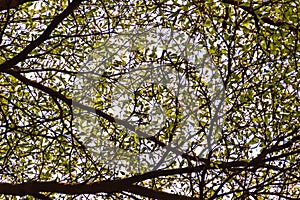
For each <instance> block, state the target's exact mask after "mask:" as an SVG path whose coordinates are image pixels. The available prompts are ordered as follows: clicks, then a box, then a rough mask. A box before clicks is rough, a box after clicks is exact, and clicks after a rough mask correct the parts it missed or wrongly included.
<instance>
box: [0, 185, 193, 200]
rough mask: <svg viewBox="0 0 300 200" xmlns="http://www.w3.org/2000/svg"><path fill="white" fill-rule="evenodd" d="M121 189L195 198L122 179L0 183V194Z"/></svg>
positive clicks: (153, 195)
mask: <svg viewBox="0 0 300 200" xmlns="http://www.w3.org/2000/svg"><path fill="white" fill-rule="evenodd" d="M122 191H128V192H131V193H133V194H137V195H141V196H144V197H151V198H158V199H173V198H174V199H182V200H184V199H195V198H192V197H187V196H182V195H177V194H170V193H166V192H162V191H154V190H151V189H148V188H145V187H141V186H137V185H128V184H124V181H103V182H97V183H91V184H64V183H57V182H27V183H21V184H9V183H0V194H4V195H14V196H25V195H31V196H40V192H50V193H62V194H69V195H76V194H97V193H118V192H122Z"/></svg>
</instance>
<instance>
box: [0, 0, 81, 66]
mask: <svg viewBox="0 0 300 200" xmlns="http://www.w3.org/2000/svg"><path fill="white" fill-rule="evenodd" d="M0 1H1V0H0ZM2 1H3V0H2ZM4 1H5V0H4ZM82 1H84V0H74V1H72V2H71V3H70V4H69V5H68V7H67V8H66V9H65V10H64V11H63V12H62V13H61V14H59V15H58V16H56V17H55V18H54V19H53V20H52V22H51V23H50V24H49V26H48V27H47V28H46V30H45V31H44V32H43V33H42V34H41V35H40V36H39V37H38V38H37V39H36V40H34V41H32V42H31V43H30V44H29V45H28V46H26V47H25V48H24V49H23V50H22V51H21V52H20V53H19V54H17V55H16V56H15V57H13V58H11V59H10V60H7V61H6V62H4V63H2V64H1V65H0V71H4V70H5V69H8V68H12V67H14V66H15V65H16V64H17V63H19V62H21V61H23V60H25V59H26V57H27V56H28V54H29V53H30V52H31V51H32V50H34V49H35V48H36V47H38V46H39V45H40V44H42V43H43V42H44V41H45V40H47V38H48V37H49V35H50V34H51V33H52V31H53V30H54V29H55V28H56V27H57V26H58V25H59V24H60V23H61V22H62V21H63V20H64V19H65V18H66V17H67V16H69V15H70V14H71V13H72V12H73V11H74V10H75V9H76V8H77V7H78V6H79V5H80V3H81V2H82Z"/></svg>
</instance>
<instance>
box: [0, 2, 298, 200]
mask: <svg viewBox="0 0 300 200" xmlns="http://www.w3.org/2000/svg"><path fill="white" fill-rule="evenodd" d="M7 2H9V1H5V0H4V1H3V0H0V4H1V5H0V72H1V73H0V90H1V93H0V102H1V103H0V113H1V114H0V133H1V140H0V145H1V148H0V150H1V153H0V155H1V157H0V163H1V167H0V174H1V176H0V177H1V180H0V182H1V183H0V193H1V194H2V197H1V198H9V199H11V198H12V199H16V198H17V197H20V196H21V198H23V199H25V198H26V199H33V198H34V197H35V198H40V199H53V198H64V199H72V198H78V199H79V198H86V199H92V198H100V199H101V198H102V199H143V198H158V199H170V198H175V199H193V198H195V199H299V198H300V170H299V169H300V155H299V153H300V145H299V144H300V142H299V141H300V134H299V124H300V122H299V118H300V111H299V108H300V105H299V102H300V100H299V96H300V94H299V91H300V90H299V87H300V83H299V80H300V74H299V71H300V70H299V68H300V65H299V63H300V62H299V57H300V53H299V52H300V48H299V13H300V5H299V2H298V1H291V0H279V1H272V0H270V1H268V0H267V1H259V0H251V1H241V0H220V1H216V0H206V1H203V0H192V1H177V0H168V1H166V0H162V1H139V0H135V1H128V0H122V1H114V0H105V1H104V0H100V1H95V0H94V1H83V0H73V1H66V0H59V1H21V0H19V1H12V3H11V4H8V3H7ZM137 27H138V28H143V27H144V28H145V27H164V28H169V29H171V30H176V31H181V32H184V33H186V34H188V35H189V36H191V37H194V38H197V39H198V41H197V42H198V44H199V45H203V46H204V47H205V49H206V50H207V52H209V53H210V54H211V56H212V61H213V64H214V66H216V67H217V69H218V72H219V73H220V75H221V78H222V81H223V84H224V87H225V102H226V109H225V115H224V124H223V126H222V131H221V134H220V135H218V140H217V143H216V144H215V146H214V148H213V149H212V150H211V151H210V152H209V153H208V154H205V156H204V157H201V156H197V155H196V152H195V147H197V146H201V145H203V140H201V139H199V140H196V141H193V142H191V143H189V144H188V146H187V147H186V149H185V152H184V153H181V155H179V156H178V158H176V159H174V163H171V164H170V165H169V166H165V167H164V168H163V169H160V170H155V171H152V172H142V173H136V172H130V173H128V172H126V171H122V170H115V169H112V168H111V167H109V166H107V165H106V164H105V163H103V161H101V159H100V160H99V159H97V158H96V157H95V155H93V154H92V153H91V152H90V151H88V149H87V148H86V146H85V142H84V141H83V139H82V138H81V137H80V134H79V133H78V130H77V129H76V127H77V126H76V125H75V126H74V124H76V123H78V121H76V120H75V118H76V114H78V113H79V111H78V110H76V109H78V108H80V109H82V110H89V109H96V110H95V113H96V114H97V116H98V117H99V119H98V121H97V123H99V124H100V127H101V128H103V129H104V130H106V131H107V133H109V134H108V135H107V137H108V138H106V139H108V140H111V141H113V142H115V145H118V146H119V147H121V148H123V149H124V150H126V151H127V150H128V151H133V152H139V151H156V150H158V149H159V148H161V147H163V146H164V145H166V144H167V143H168V142H169V141H171V140H172V137H174V136H173V135H172V134H174V131H173V129H175V128H174V127H176V126H177V119H178V120H180V119H182V115H181V114H180V113H182V110H180V106H178V104H176V103H175V102H176V101H175V100H176V98H174V96H172V94H171V93H170V91H169V90H167V89H166V88H163V87H161V86H158V85H153V87H152V89H150V88H151V87H148V86H143V85H141V87H140V88H139V89H138V90H137V91H136V93H135V96H133V97H132V99H136V101H135V102H133V103H136V104H137V110H138V112H136V113H135V114H136V115H137V116H136V117H138V118H139V119H141V120H142V121H140V122H141V123H144V124H147V123H150V121H151V119H149V118H147V117H149V104H150V103H149V102H151V100H152V99H156V100H157V101H158V102H159V103H161V104H163V105H164V106H163V107H164V108H163V109H164V110H165V112H166V113H168V116H167V118H168V120H169V121H168V120H167V121H165V124H164V128H163V129H162V130H161V132H160V134H157V135H154V136H153V137H149V138H139V137H136V135H135V134H133V135H130V134H129V135H126V136H124V130H123V129H122V126H120V125H119V124H117V123H116V121H115V119H114V116H112V113H111V112H110V108H112V107H113V104H111V95H112V93H113V92H115V90H113V85H114V83H116V82H118V80H119V79H118V78H119V77H118V76H115V74H118V73H119V74H121V75H124V74H125V75H126V73H128V71H126V67H125V66H126V62H125V61H124V60H123V61H122V60H118V61H116V62H115V63H113V65H111V69H107V74H106V75H105V76H103V77H101V80H102V81H101V82H99V84H98V85H97V88H98V89H99V88H100V89H99V94H98V96H96V97H95V99H94V102H93V103H95V106H94V107H90V106H91V105H94V104H90V105H85V104H84V102H83V103H82V104H80V103H76V101H75V103H74V101H73V102H72V100H74V99H72V98H73V96H72V92H73V89H74V87H73V86H74V85H76V77H78V74H79V72H80V69H81V67H82V66H83V64H84V63H85V62H86V59H87V57H88V56H89V55H91V52H92V51H93V50H94V49H95V48H98V47H99V45H101V44H103V42H104V41H106V40H107V39H109V38H113V37H115V36H116V35H119V34H122V33H123V32H125V31H128V30H132V29H133V28H137ZM135 53H136V54H135V57H134V61H135V62H136V64H141V63H143V59H148V60H151V59H152V61H157V60H159V59H165V60H167V59H168V57H167V55H165V57H162V58H160V57H158V54H157V52H155V51H154V52H151V51H150V50H149V51H148V52H145V51H136V52H135ZM176 56H178V55H175V54H174V55H173V59H176V60H177V62H176V63H175V65H173V67H174V69H175V70H176V71H177V72H179V73H181V74H183V75H185V76H186V77H188V78H189V80H191V82H192V83H193V87H194V89H195V90H196V91H199V95H198V97H199V102H198V103H199V105H197V106H198V107H199V110H200V108H201V110H203V112H202V113H199V115H197V116H198V117H199V116H201V117H199V118H197V124H198V126H197V128H198V130H197V131H198V132H197V133H198V134H199V137H200V136H201V135H205V134H207V131H208V129H209V124H208V123H207V121H209V119H211V118H212V115H211V114H209V108H210V103H209V102H210V100H209V96H208V92H207V90H205V89H207V88H206V86H207V84H208V83H205V82H204V81H203V80H201V79H199V78H197V76H196V75H195V73H194V72H193V70H192V69H193V68H188V70H186V71H184V70H183V68H182V66H183V65H182V63H183V62H184V61H183V60H180V58H179V57H176ZM147 88H148V89H147ZM203 88H204V89H203ZM137 102H138V103H137ZM166 102H172V103H169V104H168V106H167V103H166ZM77 111H78V112H77ZM128 112H129V111H128ZM199 112H200V111H199ZM99 124H98V126H99ZM89 127H93V126H89ZM172 131H173V132H172ZM123 136H124V137H123Z"/></svg>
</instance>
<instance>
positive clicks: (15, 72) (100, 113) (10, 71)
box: [4, 67, 208, 163]
mask: <svg viewBox="0 0 300 200" xmlns="http://www.w3.org/2000/svg"><path fill="white" fill-rule="evenodd" d="M18 70H19V68H17V67H15V68H13V69H7V70H4V71H5V72H6V73H8V74H10V75H12V76H14V77H15V78H17V79H18V80H19V81H21V82H22V83H24V84H25V85H30V86H32V87H34V88H36V89H39V90H41V91H43V92H45V93H47V94H49V95H50V96H51V97H53V98H57V99H60V100H61V101H63V102H64V103H66V104H67V105H68V106H69V107H70V108H71V107H72V105H74V106H76V107H78V108H81V109H83V110H86V111H89V112H94V113H96V114H97V115H98V116H99V117H102V118H104V119H106V120H107V121H109V122H112V123H115V122H116V123H118V124H120V125H123V126H125V127H126V128H128V129H130V130H133V131H135V132H136V133H137V134H138V135H140V136H143V137H145V138H147V139H148V140H150V141H152V142H154V143H155V144H157V145H158V146H160V147H166V148H168V150H170V151H172V152H173V153H175V154H176V155H181V156H182V157H183V158H185V159H187V160H193V161H196V162H204V163H206V162H207V161H208V160H207V159H205V158H200V157H198V156H192V155H189V154H186V153H183V152H180V151H179V150H178V149H177V148H175V147H170V146H167V145H166V144H165V143H164V142H162V141H160V140H158V139H157V138H156V137H155V136H149V135H148V134H146V133H144V132H142V131H140V130H136V127H134V126H133V125H131V124H130V123H129V122H127V121H124V120H121V119H117V118H114V117H112V116H110V115H108V114H106V113H105V112H103V111H101V110H99V109H95V108H92V107H89V106H86V105H84V104H82V103H79V102H76V101H73V100H72V99H71V98H68V97H66V96H64V95H62V94H61V93H59V92H57V91H55V90H53V89H52V88H49V87H47V86H44V85H42V84H40V83H38V82H35V81H32V80H30V79H28V78H26V77H25V76H23V75H21V74H20V72H19V71H18Z"/></svg>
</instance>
